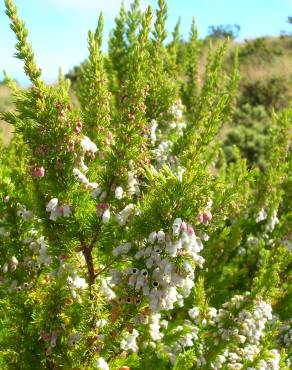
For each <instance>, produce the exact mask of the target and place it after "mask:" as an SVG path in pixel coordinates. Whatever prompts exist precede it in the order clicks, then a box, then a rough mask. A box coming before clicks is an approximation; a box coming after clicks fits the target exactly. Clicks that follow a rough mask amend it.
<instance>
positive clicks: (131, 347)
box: [120, 329, 139, 352]
mask: <svg viewBox="0 0 292 370" xmlns="http://www.w3.org/2000/svg"><path fill="white" fill-rule="evenodd" d="M138 336H139V332H138V331H137V330H136V329H133V330H132V331H131V333H129V332H128V331H127V332H126V333H125V334H124V337H123V339H122V340H121V344H120V347H121V349H122V350H124V351H126V352H128V351H132V352H138V345H137V342H136V340H137V338H138Z"/></svg>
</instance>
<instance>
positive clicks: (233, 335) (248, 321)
mask: <svg viewBox="0 0 292 370" xmlns="http://www.w3.org/2000/svg"><path fill="white" fill-rule="evenodd" d="M248 296H249V294H248V293H246V295H245V296H240V295H236V296H234V297H233V298H232V299H231V301H230V302H227V303H224V305H223V308H222V309H219V310H218V313H217V312H216V314H215V311H214V312H213V317H212V319H211V321H209V322H208V324H211V325H212V326H213V327H214V328H216V329H215V333H214V345H219V344H220V343H222V341H226V343H228V342H230V341H231V339H233V340H236V341H237V343H238V347H237V349H236V350H235V349H234V348H228V346H227V348H225V349H224V350H223V351H222V353H221V354H219V355H217V357H216V359H215V361H214V362H213V363H211V364H210V368H211V369H215V370H219V369H221V368H222V367H224V366H225V367H226V368H228V369H234V370H235V369H243V368H244V363H245V362H246V361H250V362H252V361H254V360H255V358H256V356H257V355H258V354H259V353H260V352H261V343H260V340H261V338H262V337H263V336H264V334H265V327H266V324H267V322H268V321H269V320H272V308H271V306H270V304H268V303H266V302H264V301H263V300H260V299H258V300H257V301H256V305H255V307H254V308H253V309H252V310H250V311H248V310H247V309H245V308H244V306H245V303H246V299H247V297H248ZM241 307H242V309H241ZM235 312H236V313H235ZM227 323H229V324H228V327H226V325H227ZM232 323H233V325H232ZM261 369H270V367H261ZM275 369H276V367H275Z"/></svg>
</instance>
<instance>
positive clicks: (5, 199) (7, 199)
mask: <svg viewBox="0 0 292 370" xmlns="http://www.w3.org/2000/svg"><path fill="white" fill-rule="evenodd" d="M3 200H4V203H8V202H9V200H10V197H9V195H5V197H4V199H3Z"/></svg>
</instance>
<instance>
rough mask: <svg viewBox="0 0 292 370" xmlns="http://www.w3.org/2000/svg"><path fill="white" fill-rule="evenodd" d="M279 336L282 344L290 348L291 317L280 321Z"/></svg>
mask: <svg viewBox="0 0 292 370" xmlns="http://www.w3.org/2000/svg"><path fill="white" fill-rule="evenodd" d="M279 337H280V340H281V342H282V343H284V346H285V347H286V348H288V349H290V351H291V350H292V319H290V320H287V321H286V322H284V323H282V324H281V325H280V327H279Z"/></svg>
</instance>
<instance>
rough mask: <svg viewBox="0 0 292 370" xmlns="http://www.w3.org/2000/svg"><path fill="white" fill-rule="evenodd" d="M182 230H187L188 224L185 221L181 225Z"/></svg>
mask: <svg viewBox="0 0 292 370" xmlns="http://www.w3.org/2000/svg"><path fill="white" fill-rule="evenodd" d="M180 229H181V231H187V224H186V223H185V222H184V221H183V222H182V223H181V225H180Z"/></svg>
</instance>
